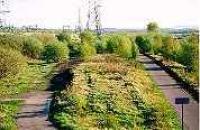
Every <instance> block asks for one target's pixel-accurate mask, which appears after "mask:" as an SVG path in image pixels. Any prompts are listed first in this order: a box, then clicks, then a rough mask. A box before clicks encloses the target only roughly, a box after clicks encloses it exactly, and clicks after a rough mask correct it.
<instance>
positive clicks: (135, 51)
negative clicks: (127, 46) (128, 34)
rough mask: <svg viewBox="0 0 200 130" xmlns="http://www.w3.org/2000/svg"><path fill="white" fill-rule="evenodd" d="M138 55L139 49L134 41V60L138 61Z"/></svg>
mask: <svg viewBox="0 0 200 130" xmlns="http://www.w3.org/2000/svg"><path fill="white" fill-rule="evenodd" d="M138 53H139V50H138V47H137V45H136V43H135V41H132V58H133V59H136V57H137V55H138Z"/></svg>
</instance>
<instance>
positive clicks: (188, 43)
mask: <svg viewBox="0 0 200 130" xmlns="http://www.w3.org/2000/svg"><path fill="white" fill-rule="evenodd" d="M198 43H199V41H198V36H195V35H194V34H192V35H191V36H190V37H188V38H187V39H185V41H184V42H182V44H181V51H180V55H179V59H178V62H179V63H181V64H183V65H185V66H188V67H189V68H191V69H192V70H193V71H197V72H198V70H199V67H198V66H199V47H198Z"/></svg>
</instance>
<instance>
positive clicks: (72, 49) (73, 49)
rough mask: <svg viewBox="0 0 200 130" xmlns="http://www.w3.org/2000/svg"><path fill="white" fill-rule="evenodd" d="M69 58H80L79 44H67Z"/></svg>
mask: <svg viewBox="0 0 200 130" xmlns="http://www.w3.org/2000/svg"><path fill="white" fill-rule="evenodd" d="M68 48H69V57H80V56H81V45H80V43H69V44H68Z"/></svg>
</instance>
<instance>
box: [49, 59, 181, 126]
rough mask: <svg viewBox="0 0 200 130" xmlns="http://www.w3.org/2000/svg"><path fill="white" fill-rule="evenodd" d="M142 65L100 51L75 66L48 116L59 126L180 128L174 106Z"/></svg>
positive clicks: (57, 95) (57, 94)
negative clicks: (102, 53)
mask: <svg viewBox="0 0 200 130" xmlns="http://www.w3.org/2000/svg"><path fill="white" fill-rule="evenodd" d="M140 66H141V65H140V64H138V63H134V62H131V61H125V60H123V59H122V58H119V57H116V56H114V55H100V56H97V57H94V58H93V59H92V60H90V61H87V62H84V63H81V64H80V65H79V66H77V67H76V68H75V69H74V73H75V77H74V79H73V82H72V85H71V86H68V87H67V89H66V90H63V91H61V92H58V93H56V98H55V99H54V100H53V103H52V106H51V115H50V118H51V119H52V121H53V122H54V123H55V124H56V125H57V126H58V127H59V128H61V129H75V130H79V129H81V130H86V129H116V130H118V129H120V130H121V129H122V130H123V129H134V130H141V129H163V130H164V129H166V130H169V129H174V130H179V129H180V122H179V119H178V117H177V115H176V112H175V110H174V109H173V108H172V106H171V105H170V104H169V102H167V100H166V99H165V97H164V96H163V93H161V91H160V90H159V89H158V87H157V86H156V85H155V84H154V83H153V81H152V80H151V79H150V77H149V76H147V73H145V72H144V70H143V69H142V67H140Z"/></svg>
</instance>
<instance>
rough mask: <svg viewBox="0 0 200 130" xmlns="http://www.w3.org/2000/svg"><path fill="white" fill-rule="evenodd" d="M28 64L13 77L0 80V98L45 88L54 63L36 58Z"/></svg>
mask: <svg viewBox="0 0 200 130" xmlns="http://www.w3.org/2000/svg"><path fill="white" fill-rule="evenodd" d="M28 64H29V65H28V67H26V69H25V70H24V71H22V72H20V74H18V75H16V76H15V77H6V78H4V79H1V80H0V98H8V97H13V96H18V95H20V94H21V93H25V92H29V91H32V90H43V89H46V87H47V84H48V78H47V77H48V76H49V75H50V73H51V71H52V69H53V67H54V66H55V64H46V63H44V62H43V61H38V60H31V61H29V63H28Z"/></svg>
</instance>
